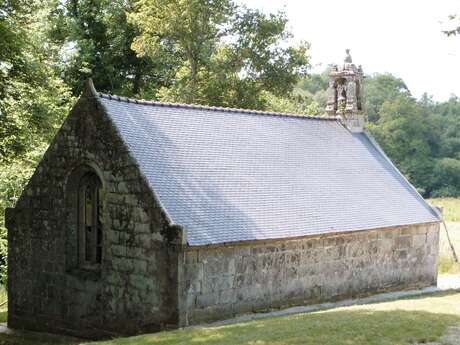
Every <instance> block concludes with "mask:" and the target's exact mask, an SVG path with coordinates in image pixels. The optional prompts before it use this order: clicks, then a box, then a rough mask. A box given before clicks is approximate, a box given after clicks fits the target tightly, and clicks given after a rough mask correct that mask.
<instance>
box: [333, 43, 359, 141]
mask: <svg viewBox="0 0 460 345" xmlns="http://www.w3.org/2000/svg"><path fill="white" fill-rule="evenodd" d="M346 54H347V55H346V57H345V60H344V64H343V66H342V67H340V68H339V67H338V66H337V65H333V66H332V68H331V71H330V73H329V88H328V90H327V93H328V98H327V106H326V112H327V114H328V115H330V116H339V117H340V118H341V120H342V122H343V123H344V125H345V126H346V127H347V128H348V129H349V130H350V131H352V132H362V131H363V129H364V122H365V120H366V115H365V111H364V88H363V78H364V74H363V70H362V68H361V66H359V67H356V66H355V65H354V64H353V62H352V58H351V56H350V50H349V49H347V50H346Z"/></svg>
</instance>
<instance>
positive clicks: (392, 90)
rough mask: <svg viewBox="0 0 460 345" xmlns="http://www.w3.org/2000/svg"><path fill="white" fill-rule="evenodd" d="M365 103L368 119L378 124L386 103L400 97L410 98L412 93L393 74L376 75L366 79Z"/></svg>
mask: <svg viewBox="0 0 460 345" xmlns="http://www.w3.org/2000/svg"><path fill="white" fill-rule="evenodd" d="M364 87H365V92H366V94H365V101H366V110H367V115H368V119H369V121H370V122H377V121H378V119H379V113H380V108H381V107H382V105H383V103H385V101H390V102H391V101H392V100H393V99H395V98H396V97H398V96H401V95H406V96H409V95H410V92H409V89H408V88H407V86H406V84H405V83H404V81H403V80H402V79H399V78H395V77H394V76H392V75H391V74H388V73H386V74H375V75H373V76H371V77H368V78H366V79H365V84H364Z"/></svg>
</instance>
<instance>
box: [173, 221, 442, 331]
mask: <svg viewBox="0 0 460 345" xmlns="http://www.w3.org/2000/svg"><path fill="white" fill-rule="evenodd" d="M438 236H439V224H422V225H412V226H404V227H394V228H386V229H377V230H371V231H357V232H348V233H341V234H332V235H325V236H318V237H310V238H303V239H293V240H278V241H268V242H265V243H257V242H253V243H248V244H244V245H233V246H232V245H229V246H214V247H201V248H192V247H188V248H186V249H185V251H184V253H183V255H182V256H181V260H180V263H181V269H180V275H179V277H180V282H179V289H180V292H181V296H180V301H179V303H180V306H179V309H180V320H181V324H182V325H189V324H196V323H201V322H207V321H212V320H219V319H225V318H230V317H232V316H234V315H238V314H244V313H249V312H258V311H266V310H270V309H277V308H283V307H289V306H295V305H304V304H310V303H319V302H323V301H331V300H337V299H343V298H353V297H358V296H362V295H367V294H372V293H377V292H381V291H389V290H401V289H408V288H418V287H425V286H431V285H436V280H437V267H436V265H437V255H438Z"/></svg>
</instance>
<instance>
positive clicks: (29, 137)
mask: <svg viewBox="0 0 460 345" xmlns="http://www.w3.org/2000/svg"><path fill="white" fill-rule="evenodd" d="M2 4H3V3H2ZM7 4H10V6H6V7H5V6H3V5H2V7H0V18H2V19H1V20H0V23H1V24H0V26H1V27H2V29H0V30H2V31H5V30H6V31H7V32H8V40H6V41H1V43H0V45H1V46H0V52H1V53H0V59H1V60H0V66H3V67H4V68H3V69H2V70H1V78H2V83H1V84H0V85H1V86H0V93H1V97H0V282H1V283H3V284H4V283H6V260H7V259H6V254H7V243H6V229H5V226H4V209H5V208H6V207H11V206H13V205H14V203H15V201H16V200H17V198H18V196H19V194H20V192H21V190H22V188H23V186H24V184H25V183H26V181H27V179H28V178H29V176H30V174H31V173H32V171H33V168H34V167H35V165H36V164H37V162H38V160H39V159H40V158H41V156H42V154H43V152H44V150H45V149H46V147H47V145H48V143H49V141H50V140H51V138H52V137H53V136H54V134H55V133H56V131H57V129H58V128H59V126H60V125H61V123H62V120H63V118H64V116H65V115H66V114H67V112H68V110H69V107H70V103H71V101H72V99H71V97H70V93H69V90H68V87H67V86H66V85H65V84H64V82H63V81H62V80H61V78H60V77H59V76H58V67H57V65H58V63H57V61H56V59H55V56H56V55H55V54H56V52H57V50H58V47H57V46H55V45H53V44H52V42H50V41H49V39H48V37H47V35H46V31H45V27H46V25H44V23H45V20H46V16H47V14H48V10H49V7H48V5H49V3H48V2H39V1H36V2H35V1H28V2H27V3H26V2H20V1H16V2H14V1H13V2H9V3H7ZM39 5H40V6H39ZM5 18H6V19H5ZM4 44H5V45H4ZM5 46H6V48H5V49H4V47H5Z"/></svg>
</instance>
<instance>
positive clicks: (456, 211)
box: [428, 198, 460, 274]
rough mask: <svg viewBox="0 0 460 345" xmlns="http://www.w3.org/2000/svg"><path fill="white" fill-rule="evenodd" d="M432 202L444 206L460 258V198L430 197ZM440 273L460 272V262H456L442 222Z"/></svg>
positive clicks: (447, 223) (450, 233)
mask: <svg viewBox="0 0 460 345" xmlns="http://www.w3.org/2000/svg"><path fill="white" fill-rule="evenodd" d="M428 201H429V202H430V203H431V204H433V205H436V206H442V207H443V213H444V219H445V220H446V225H447V230H448V231H449V236H450V239H451V241H452V244H453V246H454V248H455V249H456V251H457V256H458V257H459V258H460V199H454V198H445V199H430V200H428ZM439 246H440V247H439V265H438V268H439V273H440V274H444V273H451V274H458V273H460V263H456V262H454V259H453V256H452V251H451V249H450V246H449V243H448V241H447V236H446V229H444V226H443V225H442V224H441V236H440V241H439Z"/></svg>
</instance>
